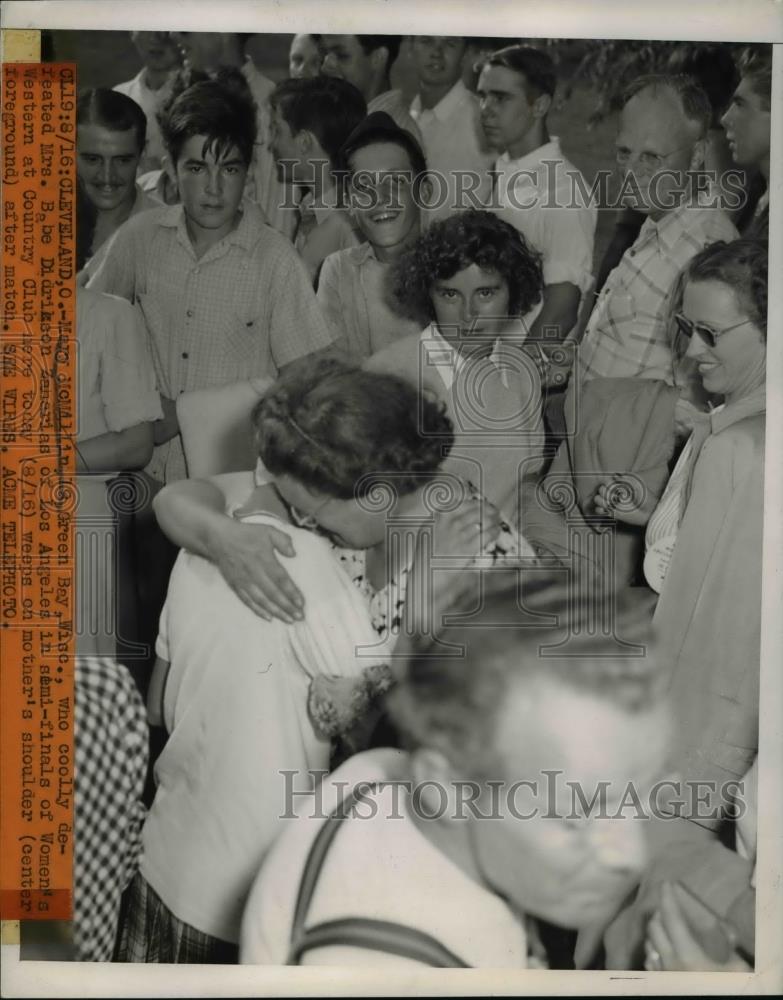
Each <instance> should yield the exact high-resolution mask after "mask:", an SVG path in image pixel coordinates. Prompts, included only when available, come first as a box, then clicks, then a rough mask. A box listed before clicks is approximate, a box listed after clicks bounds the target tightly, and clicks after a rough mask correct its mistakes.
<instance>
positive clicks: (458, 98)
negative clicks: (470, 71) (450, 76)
mask: <svg viewBox="0 0 783 1000" xmlns="http://www.w3.org/2000/svg"><path fill="white" fill-rule="evenodd" d="M466 96H468V97H469V96H470V91H469V90H468V88H467V87H466V86H465V84H464V83H463V82H462V80H457V82H456V83H455V84H454V86H453V87H452V88H451V90H450V91H449V92H448V93H447V94H445V95H444V96H443V97H441V99H440V100H439V101H438V103H437V104H436V105H435V107H434V108H423V107H422V105H421V96H420V95H419V94H417V95H416V96H415V97H414V98H413V102H412V104H411V116H412V117H413V118H419V117H420V116H421V115H422V114H424V112H425V111H429V112H430V113H431V114H433V115H434V116H435V117H436V118H437V119H438V121H440V122H445V121H446V120H447V119H448V118H449V117H450V116H451V115H452V114H453V113H454V112H455V111H456V110H457V108H458V107H459V105H460V104H461V103H462V102H463V101H464V100H465V97H466Z"/></svg>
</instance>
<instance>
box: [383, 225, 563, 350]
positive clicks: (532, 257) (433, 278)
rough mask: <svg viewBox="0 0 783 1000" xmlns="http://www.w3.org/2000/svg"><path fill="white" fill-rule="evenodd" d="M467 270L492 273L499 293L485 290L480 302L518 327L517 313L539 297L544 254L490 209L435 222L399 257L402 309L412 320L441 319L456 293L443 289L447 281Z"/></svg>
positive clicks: (397, 287) (396, 280)
mask: <svg viewBox="0 0 783 1000" xmlns="http://www.w3.org/2000/svg"><path fill="white" fill-rule="evenodd" d="M463 272H476V273H477V277H479V278H480V277H481V272H483V274H484V275H485V276H492V278H493V279H494V280H495V281H496V282H497V284H498V288H497V293H496V294H495V295H490V294H489V289H487V290H486V291H484V292H483V294H481V295H480V296H479V297H478V299H477V301H476V305H477V306H483V307H489V308H491V310H492V315H493V317H496V318H497V319H498V320H500V319H503V320H507V321H511V324H512V325H514V321H517V322H516V324H515V325H516V326H517V329H518V328H519V327H518V320H519V318H520V317H523V316H525V314H526V313H528V312H529V311H530V310H531V309H532V308H533V306H535V305H536V304H537V303H538V301H539V300H540V298H541V291H542V288H543V280H544V279H543V274H542V271H541V255H540V254H539V253H538V252H537V251H536V250H534V249H533V248H532V247H531V246H530V245H529V244H528V243H527V242H526V241H525V238H524V236H522V234H521V233H519V232H518V231H517V230H516V229H514V227H513V226H511V225H509V223H507V222H504V221H503V220H502V219H499V218H498V217H497V216H495V215H493V214H492V213H491V212H481V211H469V212H461V213H460V214H459V215H453V216H451V217H450V218H448V219H445V220H443V221H442V222H439V223H436V224H435V225H433V226H431V227H430V228H429V229H428V230H427V231H426V232H425V233H424V234H423V235H422V236H421V237H420V238H419V239H418V240H417V241H416V243H415V244H414V246H413V247H412V248H411V249H410V251H408V253H406V254H405V255H404V256H403V257H401V258H400V260H399V262H398V264H397V266H396V268H395V272H394V277H393V292H394V296H395V298H396V300H397V302H398V304H399V308H400V311H401V312H403V313H404V314H405V315H407V316H409V317H410V318H411V319H419V320H422V321H423V322H427V321H429V322H431V321H433V320H434V321H437V322H440V321H441V316H446V310H445V304H446V303H449V302H452V301H453V300H454V299H455V298H456V297H455V296H454V295H453V294H451V295H449V294H448V293H444V287H443V286H444V283H448V282H450V281H451V279H454V278H457V277H458V276H459V275H461V274H462V273H463ZM447 287H448V286H447ZM466 305H469V303H466ZM484 314H485V313H484V311H483V310H482V311H478V310H477V311H474V312H472V313H471V312H470V311H469V310H468V313H467V316H468V319H476V318H478V316H479V315H484ZM487 314H489V313H487ZM452 319H453V317H452V316H450V315H449V316H448V318H447V321H446V322H445V323H444V326H446V327H449V326H450V325H451V322H450V321H451V320H452ZM465 332H468V331H467V330H466V331H465ZM500 332H501V328H500V327H499V328H498V333H500Z"/></svg>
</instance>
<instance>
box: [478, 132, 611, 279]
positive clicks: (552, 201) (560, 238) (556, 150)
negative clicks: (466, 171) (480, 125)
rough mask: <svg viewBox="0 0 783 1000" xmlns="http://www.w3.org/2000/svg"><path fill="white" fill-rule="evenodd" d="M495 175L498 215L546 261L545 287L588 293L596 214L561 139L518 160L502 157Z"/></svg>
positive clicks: (553, 138) (582, 180) (496, 210)
mask: <svg viewBox="0 0 783 1000" xmlns="http://www.w3.org/2000/svg"><path fill="white" fill-rule="evenodd" d="M495 171H496V174H497V177H496V179H495V200H496V203H497V205H498V207H497V208H496V209H495V212H496V214H497V215H499V216H500V218H502V219H504V220H505V221H506V222H509V223H511V225H512V226H514V228H515V229H518V230H519V231H520V232H521V233H522V235H523V236H524V237H525V238H526V239H527V240H528V241H529V243H530V244H531V245H532V246H533V247H534V248H535V249H536V250H538V251H539V253H540V254H541V255H542V257H543V268H544V284H546V285H554V284H558V283H561V282H569V283H570V284H572V285H576V286H577V288H579V289H580V291H581V292H583V293H584V292H586V291H587V290H588V289H589V288H590V286H591V284H592V281H593V275H592V268H593V241H594V238H595V227H596V222H597V219H598V210H597V208H596V206H595V205H591V204H590V202H589V198H588V193H589V192H588V189H587V185H586V184H585V182H584V178H583V177H582V175H581V174H580V173H579V171H578V170H577V169H576V167H575V166H574V165H573V164H572V163H569V161H568V160H567V159H566V158H565V157H564V156H563V154H562V153H561V151H560V142H559V140H558V138H557V137H556V136H553V137H552V140H551V142H548V143H546V144H545V145H544V146H540V147H539V148H538V149H536V150H534V151H533V152H532V153H529V154H528V155H527V156H523V157H520V158H519V159H516V160H512V159H511V158H510V157H509V155H508V153H504V154H503V155H502V156H501V157H499V158H498V160H497V162H496V164H495ZM580 182H581V183H580Z"/></svg>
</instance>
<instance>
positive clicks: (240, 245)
mask: <svg viewBox="0 0 783 1000" xmlns="http://www.w3.org/2000/svg"><path fill="white" fill-rule="evenodd" d="M89 287H90V288H95V289H97V290H99V291H107V292H111V293H114V294H116V295H121V296H123V297H124V298H127V299H129V300H130V301H132V302H134V303H136V304H137V305H138V307H139V308H140V310H141V313H142V315H143V317H144V321H145V324H146V328H147V333H148V337H149V343H150V348H151V351H152V360H153V364H154V366H155V373H156V376H157V380H158V389H159V391H160V392H161V394H162V395H164V396H167V397H168V398H169V399H176V398H177V396H179V395H180V394H181V393H183V392H190V391H191V390H193V389H204V388H208V387H210V386H215V385H226V384H228V383H230V382H237V381H241V380H245V379H248V378H254V377H269V378H275V377H276V376H277V373H278V371H279V369H280V368H282V367H283V365H286V364H288V363H289V362H291V361H295V360H296V359H297V358H300V357H303V356H304V355H306V354H310V353H312V352H313V351H317V350H320V349H322V348H324V347H328V346H329V345H330V344H331V342H332V340H333V335H332V334H331V333H330V331H329V328H328V326H327V324H326V321H325V320H324V318H323V315H322V313H321V310H320V308H319V306H318V303H317V301H316V298H315V293H314V292H313V289H312V285H311V283H310V279H309V277H308V275H307V272H306V271H305V269H304V267H303V265H302V263H301V261H300V260H299V257H298V256H297V254H296V251H295V250H294V249H293V247H292V246H291V244H290V243H289V242H288V241H287V240H286V239H284V238H283V237H282V236H280V235H279V233H277V232H275V231H274V230H273V229H271V228H270V227H269V226H267V225H266V224H265V223H264V222H263V221H262V215H261V213H260V212H259V210H258V209H257V208H256V206H254V205H252V204H249V203H246V204H245V205H244V210H243V213H242V216H241V219H240V222H239V224H238V225H237V227H236V229H234V231H233V232H231V233H229V234H228V236H226V237H225V238H224V239H223V240H221V241H220V242H219V243H218V244H216V245H215V246H213V247H211V248H210V249H209V250H208V251H207V253H205V254H204V255H203V256H202V257H200V258H197V257H196V255H195V253H194V250H193V246H192V244H191V242H190V238H189V236H188V232H187V229H186V226H185V216H184V211H183V208H182V206H181V205H171V206H167V207H165V208H159V209H155V210H153V211H150V212H145V213H143V214H142V215H140V216H137V217H136V218H134V219H131V220H129V221H128V222H127V223H126V224H125V226H123V227H122V228H121V229H119V230H118V232H117V233H116V234H115V236H114V239H113V242H112V245H111V247H110V248H109V250H108V252H107V254H106V259H105V260H104V262H103V265H102V266H101V268H100V269H99V271H98V272H97V273H96V274H95V275H94V276H93V278H92V279H91V281H90V283H89ZM148 472H149V473H150V475H152V476H154V477H155V478H157V479H160V480H162V481H171V480H172V479H181V478H183V477H184V475H185V459H184V454H183V452H182V445H181V441H180V438H179V437H176V438H174V439H172V441H170V442H167V443H166V444H165V445H162V446H160V447H159V448H156V449H155V454H154V455H153V459H152V463H151V465H150V466H149V467H148Z"/></svg>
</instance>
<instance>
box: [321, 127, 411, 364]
mask: <svg viewBox="0 0 783 1000" xmlns="http://www.w3.org/2000/svg"><path fill="white" fill-rule="evenodd" d="M339 163H340V170H341V171H344V173H345V176H346V179H347V182H348V199H349V210H350V213H351V216H352V218H353V221H354V224H355V225H356V228H357V229H358V230H359V232H360V233H361V234H362V236H363V238H364V240H365V241H366V242H364V243H362V244H361V245H360V246H355V247H351V248H348V249H345V250H340V251H339V252H337V253H333V254H330V255H329V256H328V257H327V258H326V260H325V261H324V264H323V268H322V270H321V277H320V281H319V283H318V301H319V302H320V304H321V308H322V309H323V312H324V315H325V316H326V319H327V321H328V322H329V323H330V325H331V326H332V328H333V330H334V332H335V333H336V334H337V333H339V334H342V335H344V336H345V338H346V341H347V346H348V350H349V351H350V353H351V355H352V356H353V357H355V358H357V359H362V358H367V357H369V356H370V355H371V354H374V353H375V352H376V351H379V350H381V349H382V348H384V347H386V346H388V345H389V344H390V343H392V342H393V341H395V340H398V339H400V338H401V337H404V336H406V335H407V334H413V333H418V332H419V329H420V324H419V323H417V322H416V321H412V320H410V319H408V318H406V317H404V316H402V315H401V314H400V312H399V310H398V309H396V308H395V305H394V302H393V300H392V299H391V297H390V296H389V294H388V289H387V278H388V274H389V268H390V266H391V263H392V262H393V261H394V260H396V259H397V258H398V257H399V256H400V254H401V253H403V252H404V251H405V250H406V249H407V248H408V247H409V246H410V244H411V243H412V242H414V241H415V240H416V238H417V237H418V236H419V233H420V231H421V210H420V208H419V199H418V193H419V190H420V187H421V185H422V184H423V183H424V184H426V183H427V182H426V178H425V174H426V170H427V164H426V161H425V159H424V154H423V153H422V151H421V147H420V146H419V144H418V142H417V141H416V139H415V138H414V137H413V136H412V135H411V134H410V133H409V132H406V131H405V130H404V129H401V128H400V127H399V126H398V125H397V124H396V123H395V122H394V121H393V120H392V118H391V117H390V116H389V115H387V114H385V113H384V112H382V111H376V112H373V113H372V114H369V115H368V116H367V117H366V118H365V119H364V121H363V122H361V124H359V126H358V127H357V128H356V129H354V131H353V132H352V133H351V135H350V136H349V137H348V139H347V141H346V143H345V145H344V146H343V148H342V150H341V152H340V159H339Z"/></svg>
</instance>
